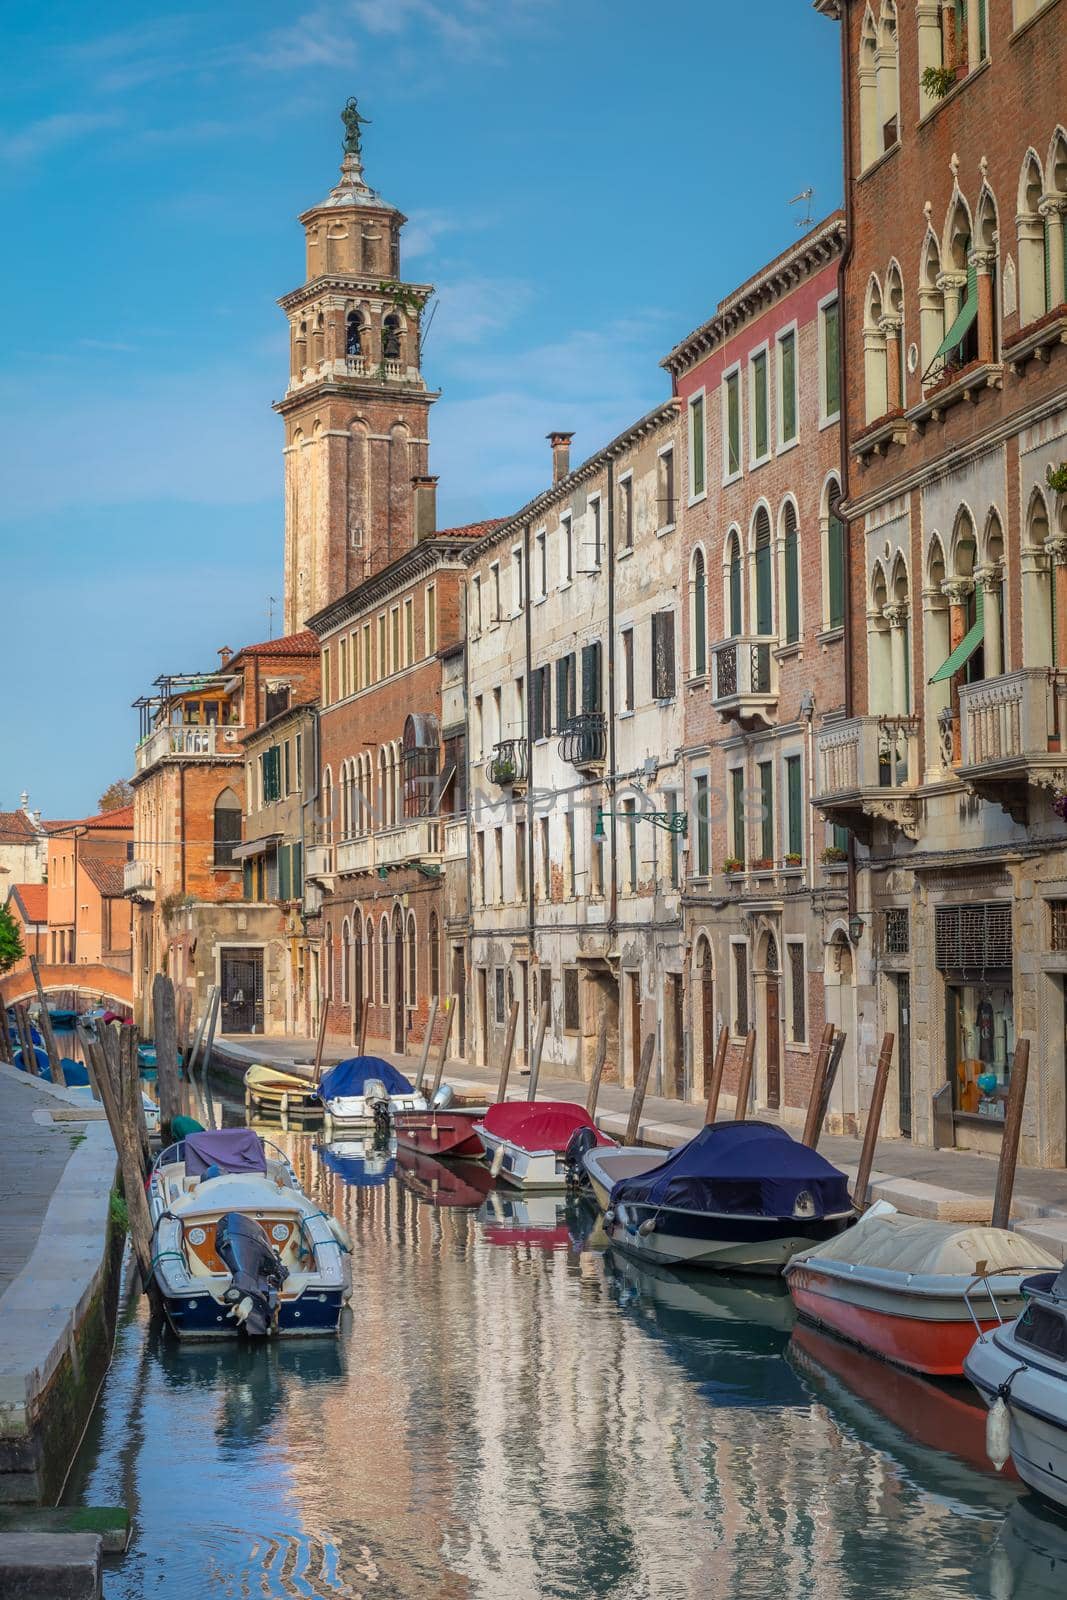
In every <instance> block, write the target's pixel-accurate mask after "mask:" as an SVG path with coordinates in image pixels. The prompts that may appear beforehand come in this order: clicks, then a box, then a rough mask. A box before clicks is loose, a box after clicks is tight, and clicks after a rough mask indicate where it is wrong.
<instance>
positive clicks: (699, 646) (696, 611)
mask: <svg viewBox="0 0 1067 1600" xmlns="http://www.w3.org/2000/svg"><path fill="white" fill-rule="evenodd" d="M707 622H708V593H707V582H706V580H705V576H704V552H703V550H698V551H697V552H696V554H695V555H694V556H693V674H694V676H695V677H698V678H699V677H701V676H703V674H704V673H705V672H707V670H708V639H707Z"/></svg>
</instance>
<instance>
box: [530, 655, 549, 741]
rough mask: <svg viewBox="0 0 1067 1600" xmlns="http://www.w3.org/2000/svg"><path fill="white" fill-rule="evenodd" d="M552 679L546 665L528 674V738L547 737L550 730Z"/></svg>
mask: <svg viewBox="0 0 1067 1600" xmlns="http://www.w3.org/2000/svg"><path fill="white" fill-rule="evenodd" d="M551 683H552V680H551V678H550V677H549V669H548V668H547V667H535V668H534V670H533V672H532V673H531V674H530V738H531V739H547V738H548V735H549V734H550V733H551V732H552V688H551Z"/></svg>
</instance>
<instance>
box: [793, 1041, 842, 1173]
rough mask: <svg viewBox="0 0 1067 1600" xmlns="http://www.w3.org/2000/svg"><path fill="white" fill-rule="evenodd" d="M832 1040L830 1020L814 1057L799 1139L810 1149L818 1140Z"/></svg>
mask: <svg viewBox="0 0 1067 1600" xmlns="http://www.w3.org/2000/svg"><path fill="white" fill-rule="evenodd" d="M833 1042H834V1025H833V1023H832V1022H828V1023H827V1024H826V1026H825V1028H824V1029H823V1030H822V1038H821V1039H820V1041H819V1054H818V1055H817V1056H816V1058H815V1073H814V1075H813V1077H812V1080H811V1095H810V1098H809V1100H808V1115H807V1118H806V1120H805V1123H804V1134H803V1137H802V1138H801V1141H800V1142H801V1144H806V1145H809V1146H810V1147H811V1149H812V1150H814V1149H815V1146H816V1145H817V1144H818V1142H819V1131H820V1129H821V1127H822V1119H821V1118H820V1116H819V1110H820V1107H821V1106H822V1091H823V1084H824V1083H825V1082H826V1069H827V1067H828V1066H829V1064H830V1050H831V1048H832V1046H833Z"/></svg>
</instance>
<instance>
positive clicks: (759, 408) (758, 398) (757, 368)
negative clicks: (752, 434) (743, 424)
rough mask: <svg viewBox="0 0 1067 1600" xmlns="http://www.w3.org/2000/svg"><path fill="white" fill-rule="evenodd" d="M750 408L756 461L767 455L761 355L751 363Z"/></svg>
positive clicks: (764, 374)
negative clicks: (753, 415) (752, 418)
mask: <svg viewBox="0 0 1067 1600" xmlns="http://www.w3.org/2000/svg"><path fill="white" fill-rule="evenodd" d="M752 387H753V397H752V406H753V410H754V412H755V431H756V438H755V446H756V459H757V460H759V459H760V458H761V457H763V456H765V455H766V454H767V448H768V440H767V357H766V354H764V353H761V354H760V355H758V356H755V357H754V358H753V361H752Z"/></svg>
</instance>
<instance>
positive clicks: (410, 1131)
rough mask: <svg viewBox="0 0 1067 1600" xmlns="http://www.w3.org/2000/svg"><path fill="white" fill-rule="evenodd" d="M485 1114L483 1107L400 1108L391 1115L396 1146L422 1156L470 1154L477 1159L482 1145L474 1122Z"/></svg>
mask: <svg viewBox="0 0 1067 1600" xmlns="http://www.w3.org/2000/svg"><path fill="white" fill-rule="evenodd" d="M484 1116H485V1107H484V1106H449V1107H448V1108H447V1110H444V1111H435V1110H433V1109H432V1108H431V1109H430V1110H429V1111H401V1112H398V1113H397V1114H396V1115H395V1116H394V1118H393V1126H394V1128H395V1130H396V1142H397V1144H398V1145H406V1146H407V1148H408V1149H409V1150H418V1151H419V1152H420V1153H421V1154H422V1155H426V1156H434V1157H436V1158H438V1159H439V1158H440V1157H441V1156H469V1157H471V1158H472V1159H473V1160H476V1161H477V1160H479V1159H480V1158H481V1157H482V1156H483V1155H484V1154H485V1146H484V1145H483V1144H482V1141H481V1138H480V1136H479V1135H478V1133H477V1132H476V1131H475V1127H474V1125H475V1123H476V1122H481V1120H482V1118H483V1117H484Z"/></svg>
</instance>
